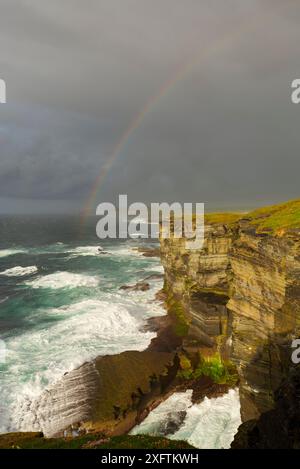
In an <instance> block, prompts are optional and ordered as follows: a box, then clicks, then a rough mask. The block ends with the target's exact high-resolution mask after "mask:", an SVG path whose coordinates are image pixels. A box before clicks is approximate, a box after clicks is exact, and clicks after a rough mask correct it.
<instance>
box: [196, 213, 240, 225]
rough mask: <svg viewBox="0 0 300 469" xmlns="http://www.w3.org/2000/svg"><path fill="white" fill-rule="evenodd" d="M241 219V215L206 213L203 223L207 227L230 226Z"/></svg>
mask: <svg viewBox="0 0 300 469" xmlns="http://www.w3.org/2000/svg"><path fill="white" fill-rule="evenodd" d="M242 217H243V214H242V213H230V212H229V213H226V212H224V213H206V214H205V217H204V219H205V223H207V224H209V225H218V224H224V225H232V224H234V223H235V222H237V221H238V220H239V219H240V218H242Z"/></svg>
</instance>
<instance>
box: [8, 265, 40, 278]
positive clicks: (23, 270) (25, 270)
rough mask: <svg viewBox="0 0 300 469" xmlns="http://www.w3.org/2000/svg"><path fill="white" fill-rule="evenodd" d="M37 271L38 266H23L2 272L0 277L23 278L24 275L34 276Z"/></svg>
mask: <svg viewBox="0 0 300 469" xmlns="http://www.w3.org/2000/svg"><path fill="white" fill-rule="evenodd" d="M37 271H38V268H37V266H36V265H30V266H28V267H22V266H21V265H17V266H16V267H12V268H11V269H6V270H3V272H0V275H6V276H7V277H22V276H24V275H29V274H33V273H34V272H37Z"/></svg>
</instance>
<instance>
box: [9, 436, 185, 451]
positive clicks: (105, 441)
mask: <svg viewBox="0 0 300 469" xmlns="http://www.w3.org/2000/svg"><path fill="white" fill-rule="evenodd" d="M188 448H192V446H191V445H189V444H188V443H187V442H185V441H177V440H168V439H167V438H163V437H152V436H148V435H136V436H130V435H123V436H115V437H112V438H105V437H104V436H103V434H100V433H94V434H92V433H91V434H87V435H83V436H79V437H76V438H44V437H43V434H42V433H7V434H5V435H1V436H0V449H188Z"/></svg>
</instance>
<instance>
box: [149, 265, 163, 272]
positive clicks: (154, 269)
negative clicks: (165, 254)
mask: <svg viewBox="0 0 300 469" xmlns="http://www.w3.org/2000/svg"><path fill="white" fill-rule="evenodd" d="M147 270H150V271H151V272H157V273H159V274H163V273H164V268H163V266H162V265H161V264H157V265H154V266H153V267H147Z"/></svg>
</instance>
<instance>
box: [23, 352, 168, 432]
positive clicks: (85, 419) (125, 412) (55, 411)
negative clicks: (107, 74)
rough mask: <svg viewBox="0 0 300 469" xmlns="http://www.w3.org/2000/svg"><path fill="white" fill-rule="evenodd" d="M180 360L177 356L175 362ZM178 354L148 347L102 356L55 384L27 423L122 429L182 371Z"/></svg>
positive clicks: (58, 428) (49, 428) (48, 428)
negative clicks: (177, 363)
mask: <svg viewBox="0 0 300 469" xmlns="http://www.w3.org/2000/svg"><path fill="white" fill-rule="evenodd" d="M174 360H175V361H174ZM176 371H177V365H176V359H175V357H174V354H172V353H168V352H156V351H144V352H134V351H131V352H124V353H120V354H118V355H113V356H105V357H99V358H97V359H96V360H95V361H93V362H91V363H86V364H84V365H82V366H81V367H79V368H77V369H76V370H74V371H71V372H70V373H67V374H66V375H65V376H64V377H63V378H62V379H61V380H60V381H58V382H57V383H56V384H54V385H53V386H51V387H49V388H48V389H47V390H46V391H45V392H44V393H43V394H42V395H41V396H40V397H39V398H38V399H36V400H34V401H32V402H31V403H30V404H29V405H28V409H27V410H28V411H29V412H28V416H29V417H28V418H30V419H31V421H29V420H27V422H26V426H27V428H33V429H35V428H36V429H37V430H42V431H43V433H44V435H46V436H48V437H49V436H56V435H61V433H62V432H63V431H64V430H66V432H67V434H68V435H73V434H74V432H75V433H76V432H77V431H85V430H86V429H88V430H89V431H102V430H103V431H105V432H106V433H107V434H122V433H124V432H126V431H128V430H129V429H130V428H132V426H133V425H134V424H135V423H136V421H138V417H139V415H140V413H141V412H144V411H145V408H146V407H147V405H151V402H152V401H153V400H155V398H156V397H157V396H158V395H160V394H161V393H162V391H163V389H164V387H165V386H167V385H168V383H169V380H171V379H172V378H173V376H174V374H176Z"/></svg>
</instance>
